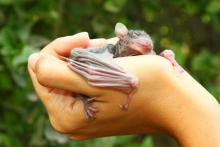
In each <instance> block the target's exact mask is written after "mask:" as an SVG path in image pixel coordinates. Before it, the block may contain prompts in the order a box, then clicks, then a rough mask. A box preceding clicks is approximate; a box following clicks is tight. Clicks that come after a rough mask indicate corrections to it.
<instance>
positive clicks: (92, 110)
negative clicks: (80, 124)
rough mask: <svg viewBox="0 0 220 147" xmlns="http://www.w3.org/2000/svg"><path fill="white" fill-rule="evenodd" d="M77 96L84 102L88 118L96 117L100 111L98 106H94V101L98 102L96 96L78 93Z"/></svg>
mask: <svg viewBox="0 0 220 147" xmlns="http://www.w3.org/2000/svg"><path fill="white" fill-rule="evenodd" d="M77 98H79V99H80V100H81V101H82V102H83V106H84V111H85V115H86V119H87V120H93V119H95V114H96V113H97V112H98V108H97V107H96V106H94V102H96V99H95V97H93V98H90V97H88V96H86V95H82V94H78V95H77Z"/></svg>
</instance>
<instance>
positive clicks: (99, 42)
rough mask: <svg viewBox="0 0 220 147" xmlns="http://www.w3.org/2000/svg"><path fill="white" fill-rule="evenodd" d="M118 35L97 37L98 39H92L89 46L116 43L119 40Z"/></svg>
mask: <svg viewBox="0 0 220 147" xmlns="http://www.w3.org/2000/svg"><path fill="white" fill-rule="evenodd" d="M118 40H119V39H118V37H114V38H109V39H105V38H97V39H90V40H89V45H88V47H103V46H105V45H107V44H113V45H115V44H116V43H117V42H118Z"/></svg>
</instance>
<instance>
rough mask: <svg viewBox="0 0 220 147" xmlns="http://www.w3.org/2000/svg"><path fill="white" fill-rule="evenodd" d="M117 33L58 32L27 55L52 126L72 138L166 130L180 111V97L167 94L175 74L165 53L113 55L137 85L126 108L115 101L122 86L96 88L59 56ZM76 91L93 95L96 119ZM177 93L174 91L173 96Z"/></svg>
mask: <svg viewBox="0 0 220 147" xmlns="http://www.w3.org/2000/svg"><path fill="white" fill-rule="evenodd" d="M116 40H117V39H110V40H106V39H89V36H88V34H87V33H79V34H76V35H73V36H67V37H62V38H58V39H56V40H54V41H52V42H51V43H50V44H49V45H47V46H46V47H45V48H44V49H42V50H41V51H40V52H39V53H35V54H33V55H31V56H30V58H29V62H28V70H29V73H30V76H31V79H32V81H33V85H34V88H35V90H36V92H37V94H38V96H39V98H40V99H41V101H42V102H43V104H44V106H45V108H46V110H47V112H48V115H49V118H50V121H51V124H52V126H53V127H54V128H55V129H56V130H58V131H59V132H62V133H64V134H67V135H68V136H69V137H71V138H73V139H79V140H81V139H88V138H94V137H100V136H110V135H121V134H134V133H135V134H137V133H153V132H161V131H165V132H166V131H169V129H168V128H169V127H170V128H171V127H172V125H171V124H170V122H171V121H173V120H172V119H173V117H174V116H175V115H178V113H179V107H178V104H179V103H180V102H179V101H178V100H176V99H173V97H175V96H176V94H175V92H174V93H173V94H172V97H170V92H171V91H172V90H173V91H175V86H174V84H173V83H175V80H176V78H178V75H177V74H176V73H175V71H174V69H173V67H172V65H171V64H170V63H169V61H167V60H166V59H165V58H163V57H160V56H157V55H142V56H132V57H123V58H117V59H114V60H115V62H117V63H118V64H119V65H121V66H122V67H124V68H125V69H127V70H129V71H130V72H131V73H133V74H134V75H136V76H137V77H138V78H139V81H140V83H139V85H138V88H137V90H136V92H135V94H134V95H133V98H132V100H131V103H130V105H129V108H128V110H122V109H121V108H120V107H119V105H120V104H121V103H122V102H123V100H124V99H125V98H126V97H127V95H126V94H125V93H123V92H121V91H118V90H114V89H109V88H97V87H92V86H90V85H88V84H87V82H86V80H85V79H83V78H82V77H81V76H80V75H78V74H77V73H74V72H73V71H72V70H70V69H69V68H68V67H67V63H66V62H64V61H62V60H59V58H57V57H58V55H61V56H68V55H69V54H70V51H71V49H73V48H87V47H95V46H96V47H97V46H103V45H106V44H107V43H112V42H115V41H116ZM75 93H80V94H84V95H87V96H89V97H94V98H95V99H96V102H95V103H94V104H95V106H96V107H97V108H98V110H99V111H98V112H97V114H96V119H94V120H87V119H86V117H85V114H84V110H83V104H82V102H81V101H79V100H78V99H76V98H75V97H74V95H75ZM176 97H177V96H176Z"/></svg>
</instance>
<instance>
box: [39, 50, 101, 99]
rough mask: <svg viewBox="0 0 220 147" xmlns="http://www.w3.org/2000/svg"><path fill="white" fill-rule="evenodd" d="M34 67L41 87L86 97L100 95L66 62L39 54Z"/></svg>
mask: <svg viewBox="0 0 220 147" xmlns="http://www.w3.org/2000/svg"><path fill="white" fill-rule="evenodd" d="M35 67H36V69H35V73H36V77H37V79H38V82H39V83H40V84H42V85H43V86H46V87H51V88H57V89H64V90H67V91H72V92H76V93H82V94H85V95H88V96H97V95H99V93H100V90H98V88H94V87H91V86H89V85H88V84H87V82H86V80H85V79H84V78H82V77H81V76H80V75H78V74H77V73H75V72H73V71H72V70H70V69H69V68H68V66H67V63H66V62H64V61H61V60H59V59H57V58H56V57H54V56H51V55H49V54H41V57H40V58H39V60H38V61H37V63H36V66H35Z"/></svg>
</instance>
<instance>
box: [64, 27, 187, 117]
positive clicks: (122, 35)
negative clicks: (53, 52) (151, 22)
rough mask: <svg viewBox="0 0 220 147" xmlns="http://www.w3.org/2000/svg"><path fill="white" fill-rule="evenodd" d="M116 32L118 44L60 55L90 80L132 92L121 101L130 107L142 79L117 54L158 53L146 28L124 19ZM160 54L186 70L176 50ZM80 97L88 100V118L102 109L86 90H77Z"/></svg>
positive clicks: (96, 84) (85, 102)
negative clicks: (131, 26) (121, 63)
mask: <svg viewBox="0 0 220 147" xmlns="http://www.w3.org/2000/svg"><path fill="white" fill-rule="evenodd" d="M115 34H116V36H117V37H118V38H119V41H118V42H117V43H116V44H115V45H112V44H108V45H106V46H104V47H101V48H87V49H84V48H74V49H73V50H72V52H71V55H70V57H69V58H65V57H60V58H61V59H63V60H66V61H68V67H69V68H70V69H71V70H73V71H75V72H77V73H78V74H80V75H81V76H83V77H84V78H85V79H86V80H87V81H88V84H90V85H92V86H97V87H109V88H114V89H118V90H120V91H122V92H124V93H126V94H127V95H128V96H127V98H126V99H125V100H124V101H123V102H122V103H121V105H120V107H121V108H122V109H124V110H126V109H127V108H128V106H129V103H130V101H131V98H132V95H133V93H134V92H135V90H136V88H137V87H138V83H139V79H138V78H137V77H136V76H135V75H133V74H131V73H129V72H128V71H127V70H126V69H124V68H122V67H121V66H119V65H118V64H116V63H115V62H114V60H113V58H117V57H124V56H137V55H144V54H155V52H154V50H153V41H152V39H151V37H150V36H149V35H148V34H147V33H145V32H144V31H140V30H128V29H127V28H126V26H125V25H123V24H122V23H117V24H116V26H115ZM160 55H161V56H163V57H165V58H166V59H168V60H169V61H170V62H171V63H172V65H173V67H174V68H176V69H177V71H178V72H182V71H183V70H182V69H181V68H180V66H179V65H178V64H177V62H176V61H175V55H174V53H173V51H171V50H165V51H163V52H162V53H161V54H160ZM76 97H78V98H79V99H80V100H82V102H83V103H84V109H85V114H86V118H87V119H88V120H89V119H94V118H95V113H97V112H98V109H97V107H95V106H94V105H93V102H94V101H96V99H95V98H90V97H88V96H86V95H82V94H76Z"/></svg>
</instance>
